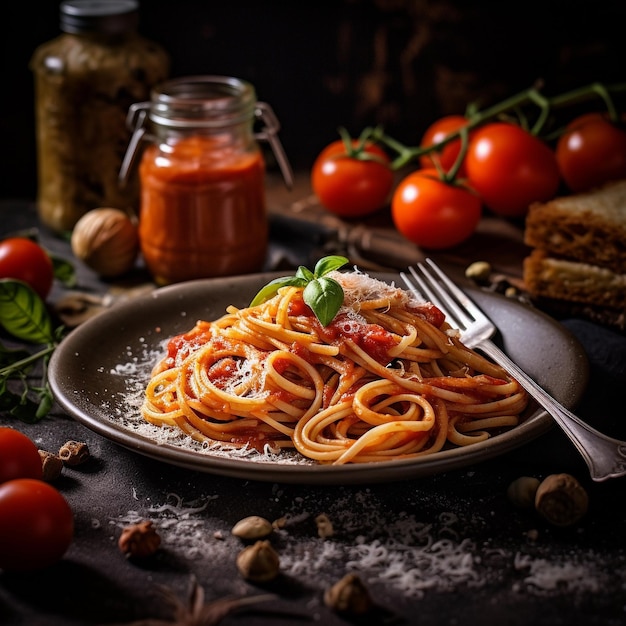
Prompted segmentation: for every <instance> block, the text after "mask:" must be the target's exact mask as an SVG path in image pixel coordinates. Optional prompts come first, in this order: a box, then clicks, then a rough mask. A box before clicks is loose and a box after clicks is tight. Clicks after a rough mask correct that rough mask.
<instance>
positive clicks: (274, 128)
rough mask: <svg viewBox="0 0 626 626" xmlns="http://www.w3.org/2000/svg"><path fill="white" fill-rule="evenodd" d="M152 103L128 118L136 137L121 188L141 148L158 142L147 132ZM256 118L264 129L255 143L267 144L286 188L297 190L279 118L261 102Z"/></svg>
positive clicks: (126, 158)
mask: <svg viewBox="0 0 626 626" xmlns="http://www.w3.org/2000/svg"><path fill="white" fill-rule="evenodd" d="M150 107H151V102H137V103H135V104H131V106H130V108H129V110H128V115H127V116H126V126H127V127H128V128H129V129H130V130H132V131H133V134H132V136H131V138H130V141H129V143H128V148H127V149H126V153H125V154H124V159H123V161H122V165H121V167H120V171H119V175H118V180H119V182H120V184H121V185H124V184H125V182H126V180H127V178H128V173H129V172H130V170H131V169H132V167H133V165H134V162H135V159H136V157H137V154H138V152H139V145H140V144H141V142H142V141H144V140H146V141H153V140H154V139H155V138H154V137H153V136H152V135H149V134H148V132H147V130H146V121H147V119H148V112H149V111H150ZM254 118H255V119H256V120H259V121H260V122H261V123H262V126H261V128H260V129H259V130H258V131H257V132H255V133H254V137H255V139H257V140H258V141H265V142H267V143H268V144H269V145H270V147H271V149H272V152H273V153H274V156H275V157H276V161H277V163H278V167H279V168H280V171H281V173H282V175H283V179H284V181H285V185H286V186H287V188H288V189H291V188H292V187H293V170H292V168H291V164H290V163H289V159H288V158H287V154H286V153H285V150H284V148H283V145H282V143H281V141H280V139H279V138H278V131H279V130H280V122H279V121H278V118H277V117H276V114H275V113H274V111H273V109H272V107H271V106H270V105H269V104H267V103H265V102H257V103H256V104H255V107H254Z"/></svg>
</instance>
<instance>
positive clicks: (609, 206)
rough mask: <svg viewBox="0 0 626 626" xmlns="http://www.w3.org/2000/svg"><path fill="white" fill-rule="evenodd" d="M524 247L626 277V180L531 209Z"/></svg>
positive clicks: (527, 221) (537, 204)
mask: <svg viewBox="0 0 626 626" xmlns="http://www.w3.org/2000/svg"><path fill="white" fill-rule="evenodd" d="M524 243H526V244H527V245H528V246H531V247H536V248H541V249H543V250H545V251H547V252H548V253H550V255H551V256H556V257H564V258H568V259H571V260H574V261H580V262H582V263H586V264H590V265H599V266H602V267H605V268H607V269H609V270H612V271H613V272H615V273H617V274H626V180H623V181H618V182H616V183H612V184H609V185H606V186H605V187H602V188H601V189H597V190H594V191H590V192H587V193H581V194H575V195H571V196H562V197H558V198H555V199H554V200H551V201H549V202H545V203H535V204H533V205H531V206H530V208H529V211H528V215H527V217H526V227H525V231H524ZM553 269H554V268H553ZM572 289H574V287H572Z"/></svg>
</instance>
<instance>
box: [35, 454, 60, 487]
mask: <svg viewBox="0 0 626 626" xmlns="http://www.w3.org/2000/svg"><path fill="white" fill-rule="evenodd" d="M39 458H40V459H41V470H42V473H43V476H42V478H43V480H45V481H46V482H48V483H49V482H53V481H55V480H56V479H57V478H58V477H59V476H60V475H61V471H62V470H63V459H62V458H61V457H60V456H58V455H56V454H52V452H48V451H47V450H39Z"/></svg>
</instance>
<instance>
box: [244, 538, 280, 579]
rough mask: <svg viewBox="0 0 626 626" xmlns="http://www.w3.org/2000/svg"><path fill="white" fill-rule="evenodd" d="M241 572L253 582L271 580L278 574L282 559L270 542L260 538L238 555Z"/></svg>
mask: <svg viewBox="0 0 626 626" xmlns="http://www.w3.org/2000/svg"><path fill="white" fill-rule="evenodd" d="M237 569H238V570H239V573H240V574H241V575H242V576H243V577H244V578H245V579H246V580H250V581H252V582H257V583H263V582H269V581H270V580H273V579H274V578H276V576H278V572H279V570H280V559H279V556H278V553H277V552H276V550H274V548H273V547H272V545H271V544H270V542H269V541H268V540H267V539H265V540H259V541H257V542H256V543H254V544H253V545H251V546H248V547H247V548H244V549H243V550H242V551H241V552H240V553H239V554H238V555H237Z"/></svg>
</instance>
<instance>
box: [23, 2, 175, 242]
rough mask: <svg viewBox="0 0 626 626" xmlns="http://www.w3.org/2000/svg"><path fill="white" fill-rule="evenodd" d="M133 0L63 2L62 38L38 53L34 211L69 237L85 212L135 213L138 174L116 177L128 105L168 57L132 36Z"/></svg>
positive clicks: (145, 93) (160, 73) (159, 75)
mask: <svg viewBox="0 0 626 626" xmlns="http://www.w3.org/2000/svg"><path fill="white" fill-rule="evenodd" d="M137 24H138V2H137V1H136V0H106V1H104V0H68V1H66V2H62V3H61V5H60V26H61V31H63V32H62V34H61V35H59V36H58V37H57V38H55V39H53V40H52V41H49V42H47V43H45V44H42V45H41V46H40V47H39V48H37V49H36V50H35V52H34V54H33V57H32V59H31V69H32V71H33V73H34V78H35V97H36V103H35V109H36V134H37V171H38V190H37V205H38V210H39V217H40V220H41V221H42V222H43V223H44V224H46V225H47V226H49V227H50V228H52V229H53V230H54V231H57V232H59V233H61V232H64V231H69V230H71V229H72V228H73V226H74V224H75V223H76V222H77V221H78V219H79V218H80V217H81V216H82V215H83V214H84V213H85V212H87V211H89V210H90V209H94V208H96V207H102V206H110V207H116V208H119V209H123V210H126V211H128V212H132V211H136V210H137V209H138V199H139V182H138V176H137V175H136V173H135V174H134V175H131V176H130V177H129V178H128V180H127V181H126V182H125V184H124V185H120V182H119V180H118V173H119V170H120V166H121V163H122V159H123V157H124V152H125V149H126V146H127V144H128V141H129V139H130V136H131V133H130V131H129V129H128V128H127V127H126V114H127V112H128V108H129V106H130V105H131V104H132V103H133V102H137V101H140V100H144V99H146V98H148V97H149V94H150V89H151V88H152V87H153V86H154V85H155V84H157V83H159V82H162V81H163V80H165V79H166V78H167V76H168V74H169V57H168V55H167V53H166V52H165V51H164V49H163V48H162V47H161V46H159V45H158V44H156V43H154V42H152V41H149V40H148V39H146V38H144V37H142V36H141V35H139V34H138V32H137Z"/></svg>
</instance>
